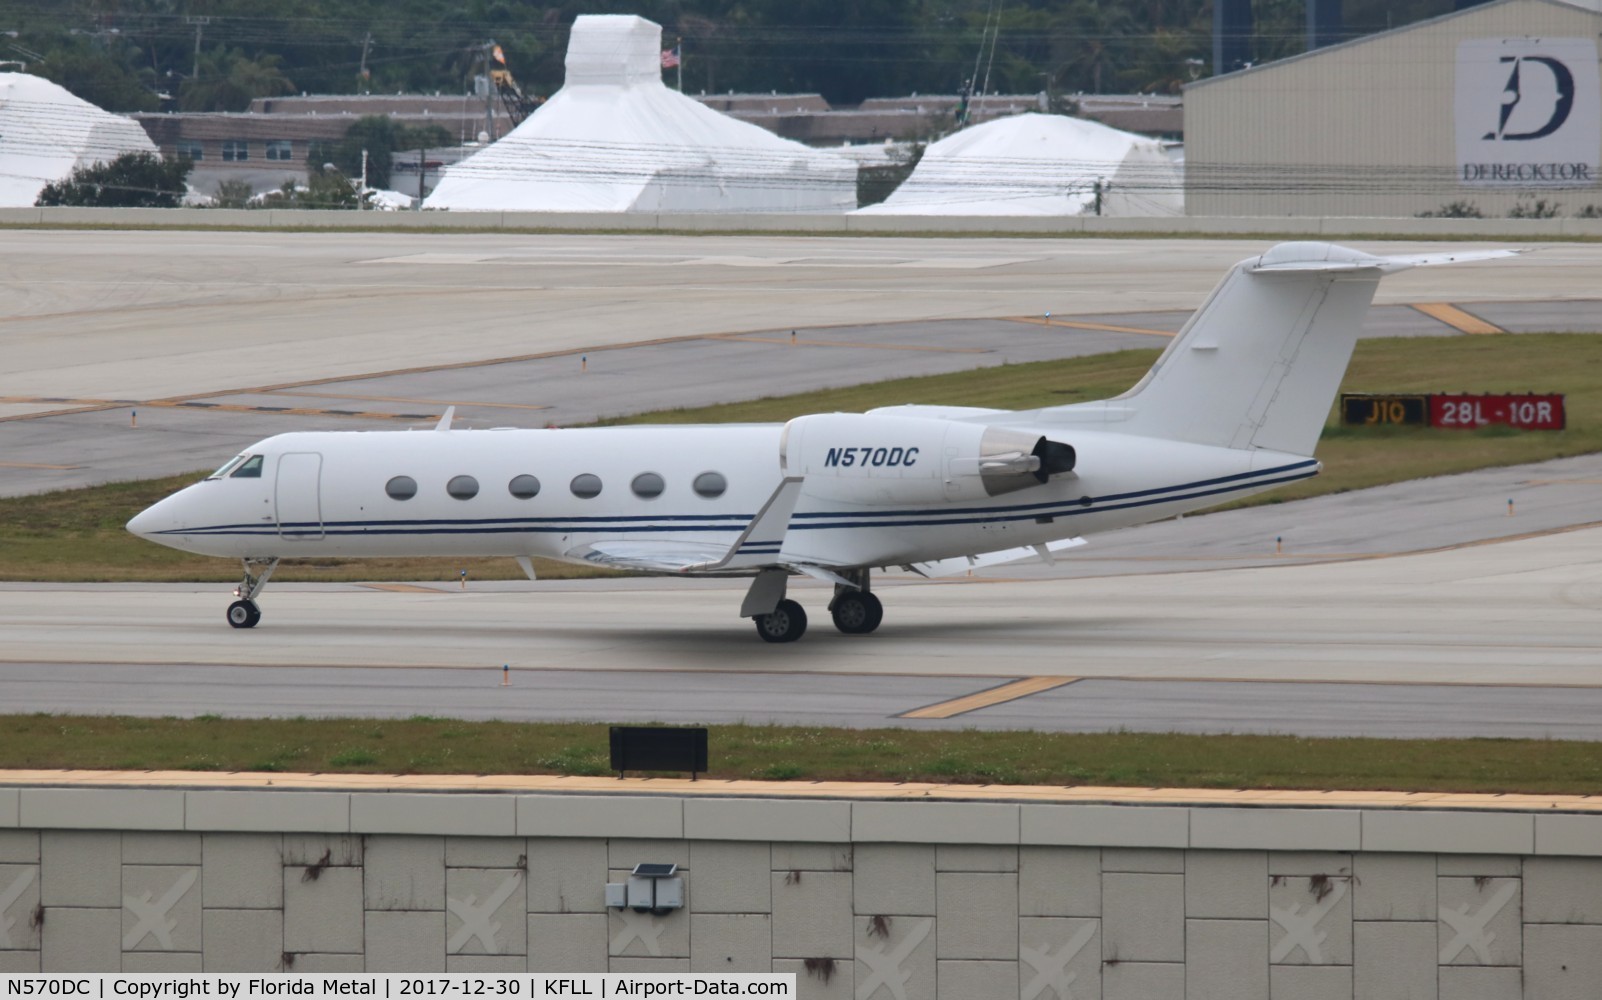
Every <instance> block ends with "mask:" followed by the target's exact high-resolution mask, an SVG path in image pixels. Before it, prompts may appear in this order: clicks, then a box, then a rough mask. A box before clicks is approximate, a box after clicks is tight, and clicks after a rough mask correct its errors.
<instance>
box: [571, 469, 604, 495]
mask: <svg viewBox="0 0 1602 1000" xmlns="http://www.w3.org/2000/svg"><path fill="white" fill-rule="evenodd" d="M573 495H574V496H576V497H578V498H579V499H580V500H590V499H593V498H594V497H598V496H600V495H601V477H600V476H596V475H592V474H590V473H588V472H585V473H581V474H579V475H577V476H574V477H573Z"/></svg>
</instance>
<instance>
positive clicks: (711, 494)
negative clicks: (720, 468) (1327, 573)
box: [691, 472, 729, 500]
mask: <svg viewBox="0 0 1602 1000" xmlns="http://www.w3.org/2000/svg"><path fill="white" fill-rule="evenodd" d="M691 485H692V487H693V488H694V489H695V492H696V495H697V496H703V497H706V498H707V499H708V500H716V499H717V498H718V497H720V496H722V495H723V491H724V490H726V489H728V488H729V481H728V480H727V479H724V478H723V473H721V472H703V473H701V474H700V475H699V476H696V477H695V482H694V483H692V484H691Z"/></svg>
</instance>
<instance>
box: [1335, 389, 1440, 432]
mask: <svg viewBox="0 0 1602 1000" xmlns="http://www.w3.org/2000/svg"><path fill="white" fill-rule="evenodd" d="M1341 423H1343V424H1346V425H1347V426H1358V427H1364V426H1367V427H1377V426H1382V425H1386V424H1390V425H1410V426H1413V427H1428V426H1429V423H1430V397H1429V396H1427V395H1424V394H1422V393H1420V394H1416V395H1415V394H1400V395H1399V394H1392V393H1366V392H1343V393H1341Z"/></svg>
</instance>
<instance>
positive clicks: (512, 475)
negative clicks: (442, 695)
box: [128, 243, 1517, 642]
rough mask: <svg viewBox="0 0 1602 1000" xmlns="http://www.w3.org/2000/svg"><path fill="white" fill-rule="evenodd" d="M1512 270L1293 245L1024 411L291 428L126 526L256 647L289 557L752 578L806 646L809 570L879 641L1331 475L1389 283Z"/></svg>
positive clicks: (852, 620) (838, 608)
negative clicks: (947, 589) (889, 577)
mask: <svg viewBox="0 0 1602 1000" xmlns="http://www.w3.org/2000/svg"><path fill="white" fill-rule="evenodd" d="M1516 252H1517V251H1510V250H1494V251H1478V252H1469V253H1441V254H1426V255H1418V256H1406V257H1376V256H1372V255H1370V254H1366V253H1362V252H1359V251H1356V250H1351V249H1348V248H1345V247H1340V246H1334V245H1331V244H1327V243H1284V244H1280V245H1279V246H1276V247H1274V248H1273V249H1272V250H1269V251H1268V252H1267V253H1265V254H1263V255H1262V256H1260V257H1253V258H1250V259H1248V260H1245V261H1242V262H1241V263H1239V264H1237V265H1235V267H1234V268H1232V269H1231V270H1230V272H1229V273H1228V274H1227V275H1226V276H1225V277H1224V280H1223V281H1222V282H1221V283H1220V284H1219V285H1218V287H1217V288H1216V289H1215V290H1214V291H1213V293H1212V296H1211V297H1210V298H1209V299H1208V300H1207V302H1206V303H1205V304H1204V305H1203V306H1202V308H1201V309H1200V310H1198V311H1197V312H1196V314H1195V315H1194V316H1192V317H1191V319H1190V321H1189V322H1188V323H1186V324H1185V327H1184V329H1182V330H1181V331H1180V332H1179V334H1178V335H1177V336H1176V337H1175V338H1174V340H1173V342H1172V343H1171V344H1170V345H1169V347H1168V349H1167V350H1166V351H1165V352H1164V353H1163V355H1162V357H1160V358H1159V359H1158V360H1157V363H1156V364H1155V365H1154V366H1153V367H1152V369H1151V371H1149V372H1148V373H1147V374H1146V376H1145V377H1144V378H1142V379H1141V380H1140V382H1139V384H1137V385H1136V386H1135V387H1134V388H1133V389H1130V390H1129V391H1128V392H1126V393H1124V394H1123V395H1121V396H1117V397H1114V398H1112V399H1108V400H1102V401H1099V402H1090V403H1075V404H1072V405H1068V406H1053V407H1047V408H1045V409H1039V410H1025V411H1016V412H1014V411H1007V410H990V409H981V408H974V407H957V406H892V407H885V408H882V409H874V410H869V411H868V412H866V413H819V414H812V415H809V416H803V417H797V418H796V419H794V420H791V421H789V422H788V423H785V424H729V425H711V426H659V427H650V426H636V427H607V428H593V429H575V430H520V429H504V430H490V431H479V430H453V429H451V426H450V424H451V415H452V411H449V410H447V411H446V414H445V416H444V417H443V418H442V419H441V420H440V422H439V425H438V426H437V427H436V428H435V429H434V430H433V431H417V432H413V431H388V432H371V431H337V432H310V433H295V434H279V435H277V436H275V437H270V438H268V439H266V440H265V441H262V442H260V443H258V444H255V445H252V446H251V447H250V448H248V449H247V450H246V451H245V452H244V453H243V454H240V455H238V456H236V457H235V458H233V459H231V460H229V461H228V462H227V463H226V464H225V465H223V467H222V468H220V469H218V470H217V471H216V472H215V473H213V474H212V475H210V476H208V477H206V479H205V480H204V481H202V482H199V483H196V484H194V485H193V486H190V487H188V488H186V489H183V490H181V491H179V492H178V493H175V494H173V495H172V496H170V497H167V498H166V499H165V500H162V501H161V502H159V503H157V504H155V505H154V506H152V507H150V508H149V509H148V510H145V511H144V512H142V513H140V514H139V515H138V516H137V517H135V518H134V519H133V520H132V521H129V522H128V530H129V531H131V532H133V533H134V534H136V535H139V536H141V537H143V538H148V539H151V540H152V541H156V542H160V543H161V544H163V545H168V546H171V547H173V548H177V549H184V550H186V551H189V552H198V553H201V554H204V555H214V556H236V557H239V558H240V559H242V561H243V563H244V579H243V581H242V582H241V584H240V586H239V588H238V590H237V591H236V592H235V594H236V596H237V597H238V600H236V601H234V603H232V604H231V605H229V606H228V613H227V618H228V623H229V624H230V625H232V626H234V627H235V628H252V627H254V626H255V625H256V623H257V622H258V621H260V619H261V612H260V610H259V609H258V607H257V605H256V598H257V597H258V596H259V595H260V594H261V592H262V588H263V587H265V586H266V584H267V581H268V579H269V578H270V577H271V575H272V571H273V568H274V567H275V566H277V564H278V560H279V559H281V558H296V557H303V556H304V557H324V556H342V557H347V556H511V557H514V558H516V559H517V560H518V562H519V563H520V564H521V565H522V567H523V569H524V572H526V573H527V574H528V575H529V577H530V578H531V579H532V578H533V575H534V571H533V566H532V564H531V563H530V562H529V557H531V556H542V557H545V558H550V559H560V560H564V561H567V562H573V563H580V564H588V565H596V566H606V567H613V568H617V569H628V570H640V571H646V572H653V573H668V574H680V575H720V576H731V575H738V576H753V577H754V578H755V579H754V580H753V581H752V583H751V588H750V590H749V591H748V592H747V593H746V595H745V600H744V602H743V603H742V605H741V607H740V615H741V616H742V617H745V618H750V619H753V620H754V621H755V623H756V630H757V633H758V634H759V635H760V636H761V637H762V638H763V639H765V640H767V641H768V642H791V641H793V640H795V639H798V638H800V637H801V635H802V633H803V632H805V631H806V627H807V616H806V612H805V610H804V609H803V608H802V607H801V605H800V604H798V603H796V602H795V601H793V600H789V599H788V598H786V596H785V591H786V584H787V582H788V580H789V578H790V577H791V576H793V575H796V574H802V575H805V576H810V577H814V578H816V579H819V580H824V581H828V582H831V583H833V584H834V595H833V599H832V600H831V601H830V602H829V611H830V613H831V614H832V616H833V618H834V624H835V627H836V628H838V629H839V630H840V631H841V632H846V633H854V634H860V633H867V632H872V631H873V630H874V629H875V628H877V627H878V626H879V622H880V619H881V618H882V617H883V613H884V612H883V607H882V605H881V604H880V602H879V599H878V598H877V597H875V596H874V594H873V592H872V591H871V589H870V587H869V577H870V574H871V572H872V570H873V569H875V568H881V569H883V568H889V567H902V568H905V569H910V570H913V571H914V572H920V573H923V574H925V575H930V576H934V575H939V574H942V573H947V572H961V571H963V570H966V569H969V568H971V567H973V566H979V565H991V564H996V563H1002V562H1015V561H1020V560H1024V559H1030V558H1040V559H1044V560H1047V561H1048V562H1049V561H1051V560H1052V559H1053V555H1054V553H1056V552H1057V551H1060V550H1061V549H1064V548H1068V547H1070V546H1073V545H1078V544H1081V543H1082V537H1081V536H1084V535H1088V534H1092V533H1094V532H1098V531H1108V530H1111V529H1113V528H1123V527H1128V526H1130V525H1134V524H1141V523H1144V522H1148V521H1157V520H1161V519H1163V518H1168V517H1172V516H1174V515H1176V514H1183V513H1185V512H1187V511H1193V510H1197V509H1199V508H1202V507H1208V506H1212V505H1214V504H1218V503H1221V502H1223V501H1227V500H1233V499H1235V498H1237V497H1243V496H1246V495H1248V494H1252V493H1257V492H1260V491H1262V490H1266V489H1269V488H1271V487H1274V486H1278V485H1280V484H1282V483H1289V482H1294V481H1296V480H1298V479H1305V478H1307V477H1309V476H1313V475H1316V474H1317V473H1318V471H1319V468H1320V466H1319V463H1318V461H1317V460H1316V459H1314V458H1312V457H1311V456H1312V454H1313V448H1314V445H1316V444H1317V442H1318V437H1319V433H1320V432H1321V430H1322V429H1323V426H1324V420H1325V417H1326V416H1327V414H1328V413H1329V408H1330V404H1331V402H1332V401H1333V399H1334V396H1335V392H1336V390H1337V388H1338V386H1339V384H1340V380H1341V377H1342V375H1343V374H1344V373H1345V370H1346V365H1347V362H1348V361H1349V360H1350V358H1351V354H1352V348H1353V345H1354V344H1355V342H1356V339H1357V334H1358V331H1359V329H1360V327H1361V326H1362V322H1363V317H1364V315H1365V313H1366V312H1367V310H1368V306H1369V303H1370V301H1371V300H1372V299H1373V296H1374V289H1375V287H1376V286H1377V285H1378V283H1379V279H1380V278H1381V277H1382V276H1383V275H1385V274H1389V273H1392V272H1395V271H1401V270H1405V269H1407V268H1410V267H1416V266H1420V265H1426V264H1446V263H1454V262H1458V261H1468V260H1484V259H1488V258H1493V257H1504V256H1509V255H1511V254H1513V253H1516Z"/></svg>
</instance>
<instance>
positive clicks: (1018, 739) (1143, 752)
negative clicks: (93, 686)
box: [0, 715, 1602, 794]
mask: <svg viewBox="0 0 1602 1000" xmlns="http://www.w3.org/2000/svg"><path fill="white" fill-rule="evenodd" d="M607 745H608V744H607V727H606V726H604V725H580V724H542V725H528V724H519V723H509V722H462V721H457V720H448V719H437V718H428V717H421V716H420V717H416V718H412V719H404V720H393V721H390V720H382V721H378V720H372V719H326V720H316V719H221V718H218V717H215V716H206V717H202V718H197V719H136V718H117V717H106V716H57V715H13V716H0V768H46V769H49V768H86V769H102V768H109V769H120V770H188V771H215V772H223V771H301V772H335V773H364V774H569V775H605V774H609V773H611V772H610V769H609V765H608V751H607ZM709 756H710V760H711V764H712V770H711V771H710V772H708V774H709V776H710V777H713V778H740V779H746V778H756V779H763V780H779V781H787V780H788V781H914V782H918V781H931V782H950V783H958V784H991V785H1022V784H1028V785H1117V786H1128V787H1143V788H1151V787H1164V788H1247V787H1250V788H1302V789H1364V790H1385V789H1401V790H1410V791H1452V792H1513V791H1519V792H1529V793H1547V794H1593V793H1595V792H1596V790H1597V788H1598V787H1602V743H1583V742H1577V741H1563V740H1555V741H1547V740H1495V739H1477V740H1380V739H1316V740H1315V739H1298V738H1294V737H1284V736H1186V735H1175V734H1144V733H1109V734H1095V735H1085V734H1051V733H1001V732H996V733H992V732H977V731H960V732H933V731H915V730H903V729H878V730H847V729H815V728H790V727H765V726H716V727H712V728H711V731H710V733H709Z"/></svg>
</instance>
